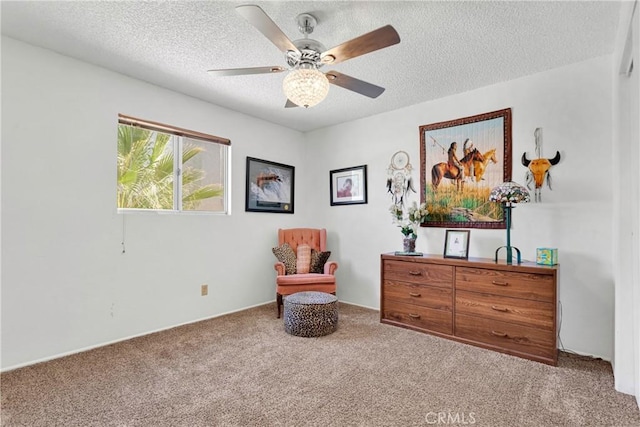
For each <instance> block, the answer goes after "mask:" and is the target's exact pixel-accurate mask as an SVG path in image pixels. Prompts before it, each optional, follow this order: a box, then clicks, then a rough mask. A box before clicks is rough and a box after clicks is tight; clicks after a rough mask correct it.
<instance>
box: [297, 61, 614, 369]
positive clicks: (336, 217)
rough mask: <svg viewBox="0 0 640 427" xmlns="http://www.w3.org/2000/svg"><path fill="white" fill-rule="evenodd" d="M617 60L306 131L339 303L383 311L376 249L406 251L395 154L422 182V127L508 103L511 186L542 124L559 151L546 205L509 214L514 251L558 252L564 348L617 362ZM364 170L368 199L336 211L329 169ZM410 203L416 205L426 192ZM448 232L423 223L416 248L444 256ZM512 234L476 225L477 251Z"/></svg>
mask: <svg viewBox="0 0 640 427" xmlns="http://www.w3.org/2000/svg"><path fill="white" fill-rule="evenodd" d="M610 64H611V57H610V56H605V57H601V58H597V59H593V60H590V61H586V62H582V63H578V64H574V65H570V66H567V67H564V68H560V69H555V70H552V71H548V72H544V73H540V74H536V75H533V76H529V77H525V78H521V79H518V80H514V81H510V82H506V83H501V84H497V85H493V86H489V87H485V88H481V89H478V90H474V91H471V92H466V93H462V94H459V95H455V96H450V97H447V98H444V99H439V100H435V101H432V102H425V103H422V104H418V105H415V106H412V107H408V108H404V109H401V110H396V111H393V112H390V113H386V114H380V115H377V116H374V117H369V118H365V119H361V120H358V121H354V122H350V123H346V124H342V125H338V126H333V127H329V128H325V129H320V130H317V131H314V132H310V133H308V134H306V136H305V137H306V143H307V145H308V151H307V165H308V167H309V174H307V177H308V178H309V179H311V180H313V181H314V182H316V183H319V184H321V185H322V187H323V188H322V191H320V197H317V198H315V199H312V200H310V202H311V205H312V209H313V210H314V211H315V212H317V214H318V215H319V217H320V218H321V219H322V224H323V225H325V226H326V227H327V228H328V229H329V230H331V236H330V237H331V238H330V241H329V244H330V246H331V249H332V250H333V251H334V253H336V255H337V258H338V259H340V261H341V264H340V269H339V270H338V276H339V277H338V281H339V287H340V295H341V298H342V299H343V300H345V301H350V302H352V303H357V304H361V305H364V306H368V307H374V308H378V307H379V295H380V292H379V287H380V276H379V274H380V254H381V253H383V252H390V251H395V250H399V249H401V244H402V243H401V238H402V235H401V233H400V231H399V229H398V228H396V227H395V226H394V225H392V223H391V216H390V214H389V212H388V208H389V206H390V205H391V199H390V197H389V195H388V194H387V193H386V188H385V181H386V170H387V167H388V165H389V163H390V159H391V156H392V155H393V153H394V152H396V151H398V150H404V151H406V152H408V153H409V155H410V158H411V164H412V165H413V166H414V168H415V170H414V175H413V177H414V179H415V180H416V181H419V177H420V173H419V167H420V156H419V132H418V127H419V126H420V125H425V124H429V123H436V122H440V121H447V120H452V119H456V118H460V117H466V116H471V115H475V114H480V113H484V112H489V111H494V110H499V109H503V108H511V109H512V114H513V151H512V152H513V179H514V180H515V181H518V182H520V183H523V182H524V174H525V172H526V169H525V168H524V166H522V165H521V164H520V162H519V159H520V156H521V155H522V153H523V152H524V151H527V152H528V153H529V155H530V156H531V155H532V154H533V153H535V151H534V148H535V144H534V141H535V140H534V136H533V132H534V130H535V128H536V127H542V128H543V134H544V143H543V155H544V156H545V157H552V156H553V155H554V153H555V151H556V150H559V151H560V152H561V154H562V161H561V162H560V163H559V164H558V165H557V166H555V167H553V169H552V171H551V172H552V175H553V178H554V183H555V185H554V189H553V191H551V190H548V189H546V188H545V189H544V190H543V195H542V198H543V202H542V203H537V204H536V203H530V204H527V205H518V207H517V209H515V210H514V213H513V218H514V224H513V229H512V233H511V237H512V244H514V245H515V246H517V247H519V248H520V250H521V251H522V255H523V258H525V259H528V260H535V250H536V248H537V247H556V248H558V250H559V258H560V264H561V266H560V274H559V277H560V279H559V285H560V300H561V303H562V311H563V319H562V331H561V339H562V343H563V344H564V346H565V348H567V349H570V350H573V351H576V352H579V353H585V354H590V355H595V356H599V357H602V358H605V359H607V360H611V357H612V352H613V296H614V295H613V273H612V260H611V250H612V236H611V221H612V215H611V205H612V194H611V174H612V166H611V163H612V157H611V148H612V118H611V108H612V83H611V81H612V79H611V65H610ZM425 78H428V76H425ZM416 84H420V82H416ZM383 96H384V95H383ZM310 159H314V161H313V162H311V161H310ZM361 164H367V165H368V171H369V177H368V185H369V203H368V204H366V205H348V206H338V207H331V206H330V205H329V183H328V180H329V178H328V175H329V170H332V169H338V168H344V167H350V166H356V165H361ZM418 191H420V189H418ZM411 200H416V201H417V200H419V194H415V195H414V196H413V198H412V199H411ZM444 231H445V229H442V228H422V229H421V230H420V231H419V237H418V241H417V250H418V251H422V252H428V253H436V254H440V253H442V252H443V244H444ZM505 236H506V233H505V231H504V230H478V229H473V230H472V232H471V246H470V255H471V256H473V257H486V258H492V257H493V255H494V252H495V249H496V248H497V247H499V246H502V245H504V242H505Z"/></svg>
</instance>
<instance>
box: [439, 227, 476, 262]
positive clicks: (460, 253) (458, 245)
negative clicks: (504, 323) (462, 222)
mask: <svg viewBox="0 0 640 427" xmlns="http://www.w3.org/2000/svg"><path fill="white" fill-rule="evenodd" d="M470 234H471V232H470V231H469V230H447V233H446V235H445V238H444V257H445V258H459V259H468V258H469V235H470Z"/></svg>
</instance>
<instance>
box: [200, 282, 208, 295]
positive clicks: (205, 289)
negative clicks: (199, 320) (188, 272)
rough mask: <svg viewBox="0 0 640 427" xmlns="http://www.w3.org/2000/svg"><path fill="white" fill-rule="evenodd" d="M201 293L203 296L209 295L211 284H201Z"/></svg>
mask: <svg viewBox="0 0 640 427" xmlns="http://www.w3.org/2000/svg"><path fill="white" fill-rule="evenodd" d="M200 295H202V296H203V297H204V296H206V295H209V285H202V286H200Z"/></svg>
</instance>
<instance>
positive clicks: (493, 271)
mask: <svg viewBox="0 0 640 427" xmlns="http://www.w3.org/2000/svg"><path fill="white" fill-rule="evenodd" d="M380 261H381V262H380V286H381V289H380V321H381V322H382V323H386V324H390V325H395V326H400V327H403V328H409V329H413V330H416V331H420V332H426V333H429V334H433V335H437V336H440V337H444V338H448V339H452V340H456V341H460V342H463V343H466V344H472V345H475V346H479V347H483V348H487V349H490V350H495V351H499V352H502V353H507V354H511V355H514V356H519V357H523V358H526V359H530V360H535V361H538V362H542V363H546V364H549V365H553V366H556V365H557V364H558V345H557V336H558V327H559V324H558V311H557V307H558V284H557V274H558V268H559V266H558V265H554V266H542V265H536V264H535V263H530V262H523V263H522V264H513V265H507V264H506V263H505V262H504V261H499V262H498V263H496V262H495V261H494V260H493V259H486V258H469V259H468V260H458V259H451V258H444V257H442V256H440V255H423V256H396V255H394V254H382V255H381V260H380Z"/></svg>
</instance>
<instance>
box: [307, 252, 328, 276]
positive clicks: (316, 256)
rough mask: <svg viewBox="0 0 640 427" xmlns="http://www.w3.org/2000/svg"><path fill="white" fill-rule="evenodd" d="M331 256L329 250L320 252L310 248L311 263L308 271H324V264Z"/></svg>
mask: <svg viewBox="0 0 640 427" xmlns="http://www.w3.org/2000/svg"><path fill="white" fill-rule="evenodd" d="M330 256H331V251H327V252H320V251H316V250H315V249H311V265H310V267H309V273H324V265H325V264H326V262H327V260H328V259H329V257H330Z"/></svg>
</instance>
